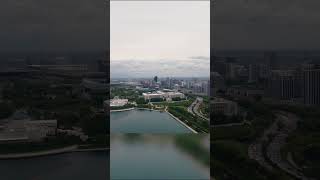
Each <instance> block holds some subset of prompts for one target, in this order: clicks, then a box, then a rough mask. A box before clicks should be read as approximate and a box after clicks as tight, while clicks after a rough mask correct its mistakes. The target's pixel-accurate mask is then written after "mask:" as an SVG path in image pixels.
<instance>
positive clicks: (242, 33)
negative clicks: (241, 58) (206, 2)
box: [212, 0, 320, 50]
mask: <svg viewBox="0 0 320 180" xmlns="http://www.w3.org/2000/svg"><path fill="white" fill-rule="evenodd" d="M319 7H320V1H319V0H216V2H215V5H214V8H213V13H214V16H213V17H214V18H213V31H212V39H213V48H215V49H260V50H261V49H300V50H301V49H302V50H314V49H320V33H318V32H320V21H319V19H320V11H319Z"/></svg>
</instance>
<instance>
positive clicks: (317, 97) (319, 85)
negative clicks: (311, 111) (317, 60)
mask: <svg viewBox="0 0 320 180" xmlns="http://www.w3.org/2000/svg"><path fill="white" fill-rule="evenodd" d="M302 76H303V95H304V103H305V104H307V105H320V65H314V64H309V65H307V66H306V67H304V69H303V74H302Z"/></svg>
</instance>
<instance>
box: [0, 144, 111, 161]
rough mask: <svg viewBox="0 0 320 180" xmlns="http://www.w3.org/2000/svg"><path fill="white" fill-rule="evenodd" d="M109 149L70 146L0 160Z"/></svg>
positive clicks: (5, 156) (1, 157)
mask: <svg viewBox="0 0 320 180" xmlns="http://www.w3.org/2000/svg"><path fill="white" fill-rule="evenodd" d="M109 149H110V148H88V149H79V146H78V145H72V146H67V147H64V148H59V149H50V150H46V151H38V152H26V153H10V154H0V160H9V159H25V158H35V157H41V156H50V155H57V154H64V153H72V152H94V151H107V150H109Z"/></svg>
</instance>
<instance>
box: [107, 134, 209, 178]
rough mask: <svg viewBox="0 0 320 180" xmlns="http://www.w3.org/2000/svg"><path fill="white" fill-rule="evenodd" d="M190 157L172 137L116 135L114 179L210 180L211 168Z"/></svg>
mask: <svg viewBox="0 0 320 180" xmlns="http://www.w3.org/2000/svg"><path fill="white" fill-rule="evenodd" d="M195 136H196V135H195ZM191 154H192V153H191ZM191 154H190V152H189V153H188V151H187V150H186V149H185V148H182V147H179V146H178V145H177V144H176V141H175V137H174V136H173V135H171V136H168V135H138V134H131V135H120V134H117V135H115V134H113V135H111V150H110V173H111V179H112V180H129V179H131V180H132V179H134V180H137V179H139V180H160V179H161V180H173V179H175V180H209V178H210V172H209V167H207V166H206V165H204V163H201V162H200V160H199V158H197V155H196V154H193V155H191ZM208 154H209V149H208ZM202 155H203V154H202ZM208 158H209V155H208Z"/></svg>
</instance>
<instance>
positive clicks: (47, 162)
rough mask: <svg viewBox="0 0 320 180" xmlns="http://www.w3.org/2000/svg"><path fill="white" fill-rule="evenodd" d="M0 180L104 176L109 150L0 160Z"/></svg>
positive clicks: (104, 178) (100, 178) (83, 179)
mask: <svg viewBox="0 0 320 180" xmlns="http://www.w3.org/2000/svg"><path fill="white" fill-rule="evenodd" d="M0 172H1V177H0V179H1V180H44V179H45V180H72V179H76V180H88V179H89V180H90V179H92V180H107V179H109V176H110V174H109V152H74V153H66V154H59V155H52V156H43V157H35V158H28V159H16V160H0Z"/></svg>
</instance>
